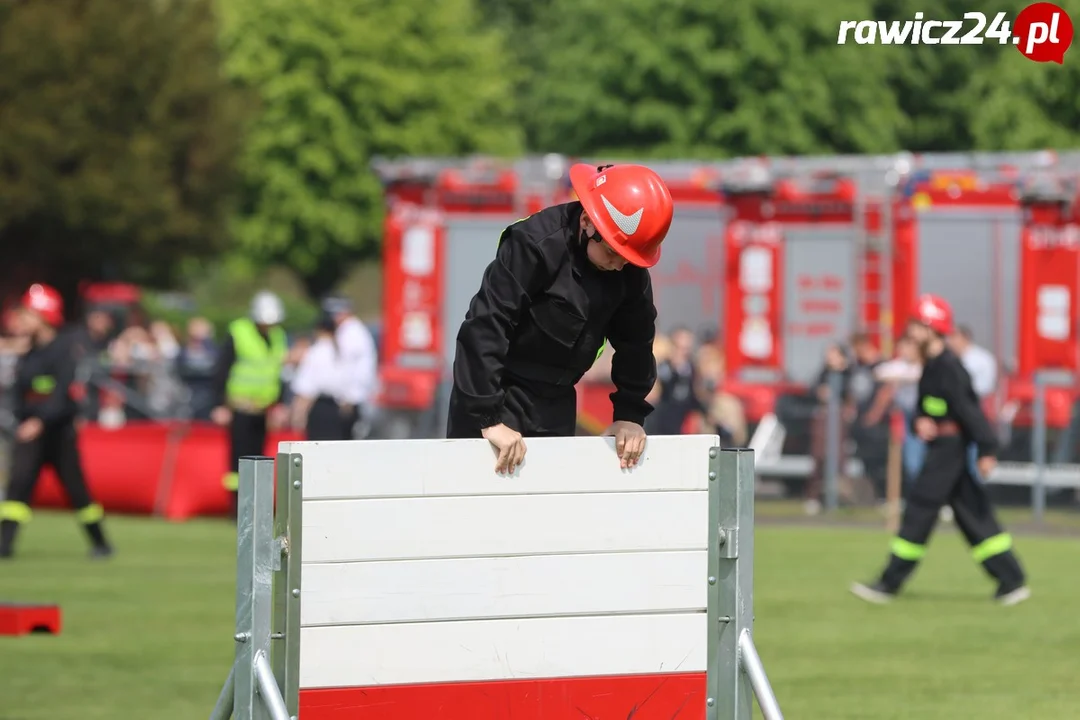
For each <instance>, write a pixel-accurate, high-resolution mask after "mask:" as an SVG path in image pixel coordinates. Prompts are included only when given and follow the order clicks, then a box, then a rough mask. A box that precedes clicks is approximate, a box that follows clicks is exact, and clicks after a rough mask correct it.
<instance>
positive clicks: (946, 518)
mask: <svg viewBox="0 0 1080 720" xmlns="http://www.w3.org/2000/svg"><path fill="white" fill-rule="evenodd" d="M953 518H954V515H953V510H952V508H951V507H949V506H948V505H945V506H944V507H942V508H941V512H939V513H938V519H940V520H941V522H943V523H951V522H952V521H953Z"/></svg>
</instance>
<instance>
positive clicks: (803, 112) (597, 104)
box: [523, 0, 903, 157]
mask: <svg viewBox="0 0 1080 720" xmlns="http://www.w3.org/2000/svg"><path fill="white" fill-rule="evenodd" d="M868 14H869V9H868V4H867V3H866V2H863V1H862V0H835V1H834V2H832V3H821V2H817V0H758V1H757V2H752V3H699V2H693V1H692V0H670V1H665V2H659V0H626V2H623V3H620V5H619V10H618V11H613V10H612V7H611V3H609V2H606V1H605V0H554V2H553V3H552V4H551V6H550V9H549V10H548V12H547V13H545V17H544V18H543V20H542V22H541V24H540V26H539V27H538V28H536V30H535V32H536V33H537V35H538V37H537V39H536V42H534V43H532V44H531V45H530V51H531V53H532V56H531V57H530V58H528V60H529V65H530V66H531V67H533V68H535V74H534V76H533V78H532V80H531V81H530V82H529V83H528V85H527V92H526V97H525V98H524V99H523V102H524V103H526V104H527V109H526V112H525V117H527V118H529V124H528V125H527V132H528V137H529V140H530V144H531V145H532V146H534V147H536V148H537V149H543V150H549V151H564V152H568V153H574V154H586V153H588V154H597V153H605V154H634V155H641V154H642V153H646V154H651V155H665V156H670V157H694V156H697V157H700V156H702V155H709V156H718V155H720V156H729V155H740V154H756V153H817V152H829V151H842V152H860V151H871V150H882V149H892V148H897V147H898V144H899V133H900V132H901V129H902V123H903V118H902V117H900V115H899V113H898V110H897V105H896V101H895V98H894V96H893V95H892V93H891V92H890V90H889V87H888V85H887V84H886V82H885V78H886V73H887V70H888V68H887V64H886V58H885V57H884V56H883V55H881V54H880V53H872V52H871V53H866V52H862V53H861V54H860V57H859V59H858V60H857V61H856V62H852V61H851V60H848V59H844V58H842V54H843V52H844V51H845V50H847V48H846V47H839V48H838V47H837V45H836V35H837V28H838V25H839V21H840V19H842V18H847V17H852V16H854V17H865V16H867V15H868ZM570 16H573V17H574V22H572V23H565V22H558V21H557V19H558V18H560V17H570ZM859 49H860V50H863V48H859Z"/></svg>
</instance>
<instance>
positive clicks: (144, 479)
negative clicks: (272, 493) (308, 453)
mask: <svg viewBox="0 0 1080 720" xmlns="http://www.w3.org/2000/svg"><path fill="white" fill-rule="evenodd" d="M302 439H303V435H302V434H298V433H271V434H270V435H269V437H267V439H266V447H265V449H264V452H265V453H266V454H267V455H268V456H270V457H274V455H276V454H277V445H278V443H279V442H285V441H289V440H302ZM79 449H80V450H81V451H82V459H83V469H84V470H85V472H86V482H87V484H88V485H89V486H90V491H91V493H92V494H93V495H94V499H95V500H96V501H97V502H99V503H101V505H102V506H103V507H104V508H105V510H106V512H115V513H131V514H135V515H161V516H164V517H167V518H169V519H171V520H185V519H188V518H191V517H197V516H204V515H226V514H228V513H229V512H230V510H231V504H230V503H231V501H230V497H229V493H228V492H227V491H226V490H225V488H224V487H223V486H222V484H221V480H222V477H223V476H224V475H225V473H226V472H227V470H228V466H229V440H228V432H227V430H226V429H224V428H220V427H217V426H216V425H211V424H208V423H160V422H131V423H127V424H126V425H124V426H123V427H121V428H118V429H116V430H109V429H106V428H103V427H101V426H100V425H96V424H87V425H85V426H83V427H82V428H81V429H80V430H79ZM33 504H34V507H38V508H66V507H68V501H67V496H66V495H65V494H64V492H63V490H62V488H61V486H60V483H59V481H58V480H57V478H56V474H55V473H54V472H53V469H52V468H46V469H45V470H44V471H43V472H42V475H41V479H40V481H39V482H38V485H37V488H36V490H35V492H34V497H33Z"/></svg>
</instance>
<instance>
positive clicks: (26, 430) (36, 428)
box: [15, 417, 45, 443]
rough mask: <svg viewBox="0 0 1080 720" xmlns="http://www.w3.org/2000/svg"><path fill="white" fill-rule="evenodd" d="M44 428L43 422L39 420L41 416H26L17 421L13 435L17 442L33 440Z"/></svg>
mask: <svg viewBox="0 0 1080 720" xmlns="http://www.w3.org/2000/svg"><path fill="white" fill-rule="evenodd" d="M44 429H45V423H43V422H41V418H36V417H32V418H28V419H26V420H23V421H22V422H21V423H19V427H18V428H17V429H16V430H15V437H16V438H17V439H18V441H19V442H24V443H25V442H33V441H34V440H37V439H38V437H39V436H40V435H41V431H42V430H44Z"/></svg>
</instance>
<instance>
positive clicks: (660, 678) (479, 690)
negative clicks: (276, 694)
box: [300, 673, 705, 720]
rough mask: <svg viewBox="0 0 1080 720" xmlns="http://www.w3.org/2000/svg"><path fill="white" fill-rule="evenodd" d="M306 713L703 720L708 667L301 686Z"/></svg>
mask: <svg viewBox="0 0 1080 720" xmlns="http://www.w3.org/2000/svg"><path fill="white" fill-rule="evenodd" d="M300 717H302V718H304V720H354V719H355V718H357V717H363V718H364V720H403V718H426V719H427V720H627V719H628V718H632V720H672V718H676V719H677V720H704V718H705V673H664V674H658V675H630V676H619V677H579V678H556V679H550V680H549V679H545V680H505V681H497V682H471V683H445V684H443V683H439V684H431V685H389V686H386V685H383V686H377V687H357V688H329V689H319V690H304V691H302V692H301V693H300Z"/></svg>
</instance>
